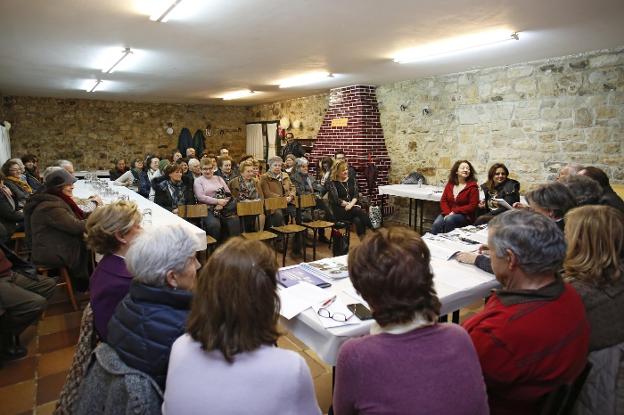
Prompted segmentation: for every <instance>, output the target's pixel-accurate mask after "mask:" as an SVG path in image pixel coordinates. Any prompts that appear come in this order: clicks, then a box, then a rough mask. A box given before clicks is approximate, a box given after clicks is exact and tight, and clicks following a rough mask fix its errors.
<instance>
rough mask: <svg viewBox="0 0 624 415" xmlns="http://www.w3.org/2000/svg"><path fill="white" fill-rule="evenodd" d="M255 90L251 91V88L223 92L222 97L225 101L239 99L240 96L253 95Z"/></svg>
mask: <svg viewBox="0 0 624 415" xmlns="http://www.w3.org/2000/svg"><path fill="white" fill-rule="evenodd" d="M254 93H255V92H254V91H250V90H249V89H242V90H240V91H233V92H228V93H227V94H223V95H222V96H221V98H222V99H223V100H225V101H228V100H231V99H239V98H245V97H249V96H251V95H253V94H254Z"/></svg>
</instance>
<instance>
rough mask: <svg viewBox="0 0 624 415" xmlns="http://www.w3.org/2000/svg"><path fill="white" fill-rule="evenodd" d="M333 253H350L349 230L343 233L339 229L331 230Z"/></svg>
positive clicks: (334, 254) (337, 254)
mask: <svg viewBox="0 0 624 415" xmlns="http://www.w3.org/2000/svg"><path fill="white" fill-rule="evenodd" d="M331 245H332V255H333V256H342V255H346V254H348V253H349V232H345V233H342V231H340V230H339V229H335V228H333V229H332V231H331Z"/></svg>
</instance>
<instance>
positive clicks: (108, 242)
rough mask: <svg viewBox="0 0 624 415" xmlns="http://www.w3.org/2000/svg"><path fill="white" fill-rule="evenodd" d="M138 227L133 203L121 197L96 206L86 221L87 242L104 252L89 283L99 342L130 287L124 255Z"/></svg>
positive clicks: (139, 216)
mask: <svg viewBox="0 0 624 415" xmlns="http://www.w3.org/2000/svg"><path fill="white" fill-rule="evenodd" d="M141 230H142V229H141V212H139V209H138V207H137V204H136V203H134V202H128V201H124V200H120V201H117V202H113V203H111V204H110V205H106V206H104V207H101V208H99V209H96V210H95V212H93V213H92V214H91V216H89V219H88V220H87V226H86V231H87V244H88V245H89V247H90V248H91V249H92V250H93V251H95V252H97V253H98V254H101V255H104V257H103V258H102V260H101V261H100V262H99V263H98V265H97V267H96V268H95V270H94V271H93V274H92V275H91V282H90V294H91V308H92V309H93V318H94V326H95V330H96V332H97V333H98V334H99V336H100V338H101V339H102V340H103V341H106V336H107V333H108V330H107V326H108V321H109V320H110V318H111V316H112V315H113V312H114V311H115V307H117V304H119V302H120V301H121V300H122V299H123V298H124V297H125V296H126V294H128V290H129V289H130V283H131V282H132V275H131V274H130V273H129V272H128V270H127V268H126V262H125V259H124V258H125V256H126V253H127V252H128V248H130V245H131V244H132V242H133V241H134V239H135V238H136V237H137V236H138V235H139V234H140V233H141Z"/></svg>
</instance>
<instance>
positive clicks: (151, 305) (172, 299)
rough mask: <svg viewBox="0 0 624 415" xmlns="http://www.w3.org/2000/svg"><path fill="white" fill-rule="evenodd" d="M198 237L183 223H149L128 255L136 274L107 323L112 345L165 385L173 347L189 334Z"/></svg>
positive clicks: (124, 359) (130, 364)
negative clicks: (182, 225)
mask: <svg viewBox="0 0 624 415" xmlns="http://www.w3.org/2000/svg"><path fill="white" fill-rule="evenodd" d="M198 246H199V241H198V240H197V238H196V237H195V235H193V234H192V233H191V232H190V231H189V230H187V229H186V228H184V227H181V226H174V225H165V226H159V227H150V228H148V229H146V230H145V231H143V233H142V234H141V235H139V236H138V237H137V238H136V239H135V240H134V242H133V243H132V245H131V246H130V248H129V249H128V252H127V254H126V266H127V267H128V271H130V274H131V275H133V276H134V279H133V280H132V283H131V284H130V291H129V293H128V295H127V296H126V297H125V298H124V299H123V300H122V301H121V303H119V305H118V306H117V309H116V310H115V313H114V314H113V317H112V318H111V320H110V322H109V323H108V338H107V343H108V344H109V345H110V346H111V347H113V349H115V351H116V352H117V354H118V355H119V357H120V358H121V360H123V361H124V363H125V364H127V365H128V366H130V367H132V368H134V369H137V370H140V371H141V372H144V373H146V374H148V375H150V376H151V377H152V378H153V379H154V380H155V381H156V383H158V385H159V386H160V388H161V389H163V388H164V386H165V379H166V377H167V366H168V364H169V353H170V351H171V345H172V344H173V342H174V341H175V339H177V338H178V337H179V336H181V335H182V334H183V333H184V326H185V323H186V318H187V316H188V312H189V309H190V307H191V291H192V290H193V287H194V286H195V276H196V274H197V270H198V269H199V266H200V264H199V262H198V261H197V259H196V258H195V252H196V250H197V248H198Z"/></svg>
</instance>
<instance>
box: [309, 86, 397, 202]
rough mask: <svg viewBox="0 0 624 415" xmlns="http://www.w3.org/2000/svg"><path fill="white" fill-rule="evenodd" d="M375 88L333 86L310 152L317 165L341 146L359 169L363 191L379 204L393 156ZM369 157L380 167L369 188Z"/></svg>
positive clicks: (359, 181)
mask: <svg viewBox="0 0 624 415" xmlns="http://www.w3.org/2000/svg"><path fill="white" fill-rule="evenodd" d="M375 90H376V87H375V86H372V85H352V86H346V87H342V88H334V89H332V90H331V91H330V93H329V108H328V109H327V113H326V114H325V117H324V118H323V123H322V124H321V128H320V129H319V132H318V134H317V136H316V141H315V142H314V146H313V147H312V152H311V154H310V155H311V159H312V163H313V165H314V166H315V167H316V165H317V163H318V161H319V160H320V159H321V158H323V157H325V156H333V155H334V153H335V152H336V150H338V149H341V150H343V151H344V152H345V155H346V157H347V160H348V161H349V164H350V165H351V166H353V167H354V168H355V170H356V172H357V178H358V186H359V187H360V192H361V193H362V194H363V195H366V196H368V197H369V199H370V201H371V203H373V204H380V203H381V196H380V195H379V192H378V191H377V187H378V186H380V185H385V184H388V170H389V169H390V157H388V151H387V150H386V144H385V141H384V135H383V130H382V128H381V123H380V121H379V108H378V106H377V94H376V91H375ZM369 156H370V157H371V158H372V162H373V164H374V165H375V166H376V167H377V179H376V180H375V182H374V183H373V184H372V187H369V185H368V183H367V180H366V174H365V172H366V168H367V165H368V160H369Z"/></svg>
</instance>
